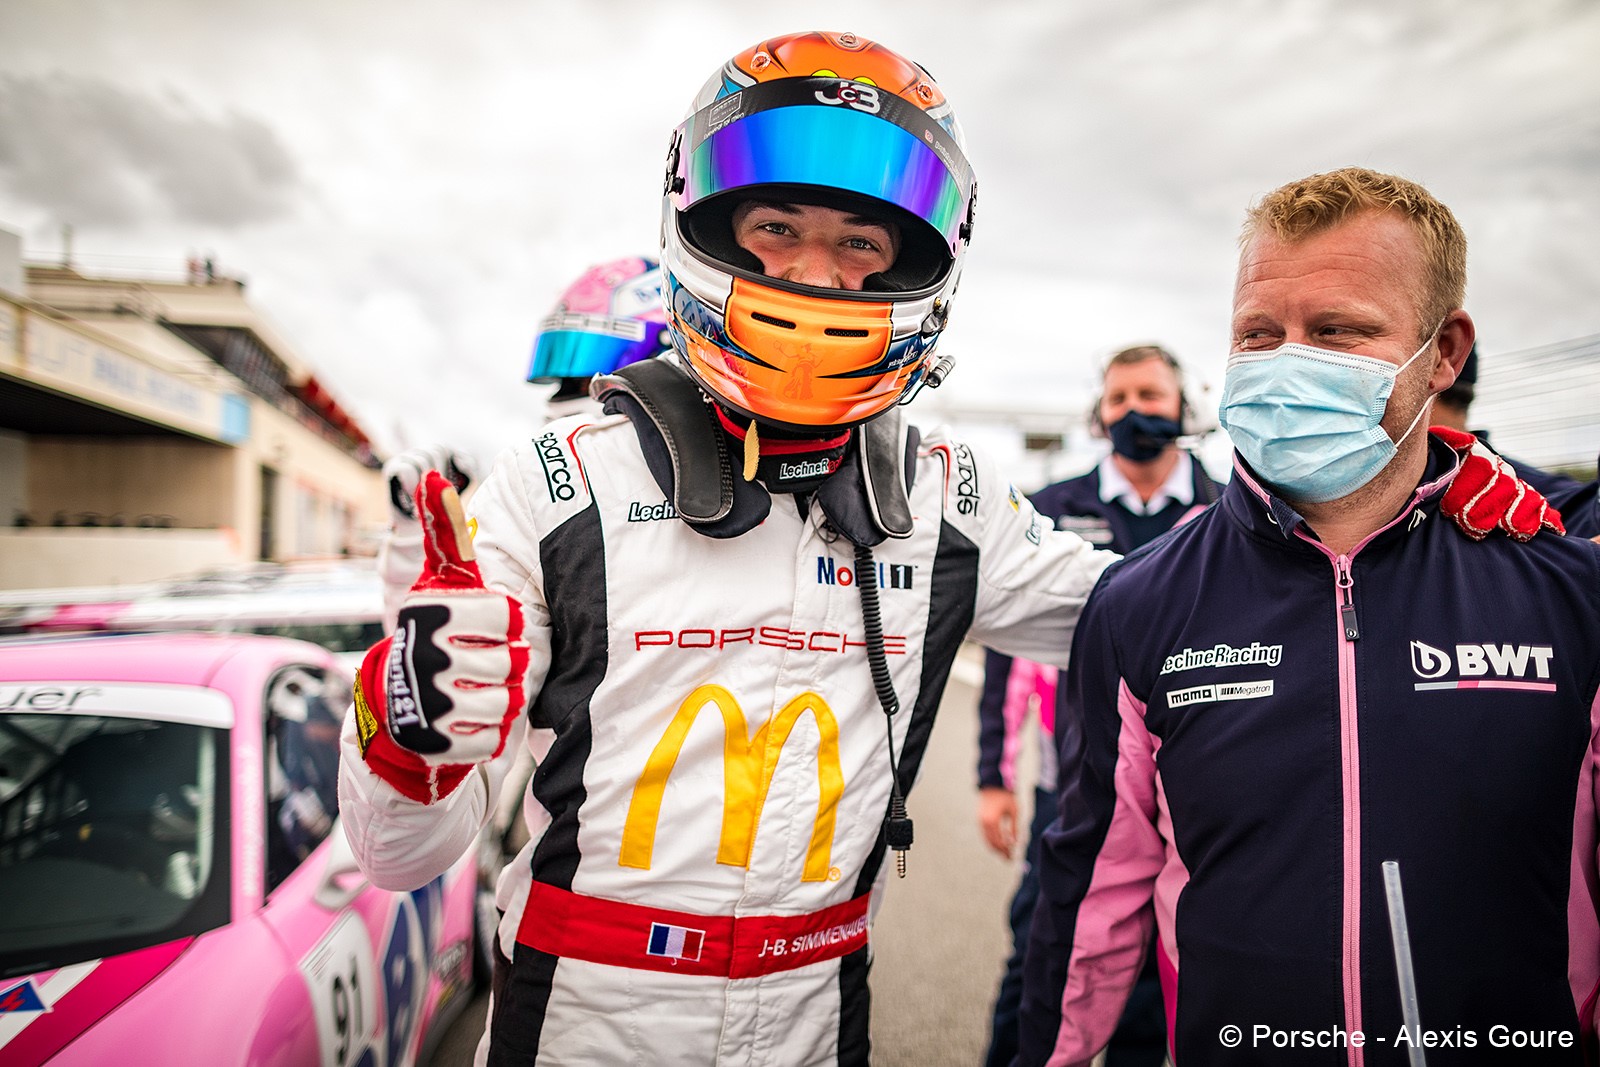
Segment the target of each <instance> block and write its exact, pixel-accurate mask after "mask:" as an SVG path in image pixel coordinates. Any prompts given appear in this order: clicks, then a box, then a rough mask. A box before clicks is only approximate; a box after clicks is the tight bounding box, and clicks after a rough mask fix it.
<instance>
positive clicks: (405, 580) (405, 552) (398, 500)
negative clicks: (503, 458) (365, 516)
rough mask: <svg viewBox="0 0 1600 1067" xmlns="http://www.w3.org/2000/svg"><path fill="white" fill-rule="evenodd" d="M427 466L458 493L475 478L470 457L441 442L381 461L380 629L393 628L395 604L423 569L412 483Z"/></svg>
mask: <svg viewBox="0 0 1600 1067" xmlns="http://www.w3.org/2000/svg"><path fill="white" fill-rule="evenodd" d="M431 470H433V471H438V472H439V473H441V474H443V475H444V476H445V477H446V478H448V479H449V480H450V484H451V485H453V486H455V488H456V492H457V493H458V494H460V495H462V496H465V495H466V493H467V489H468V488H469V487H470V486H471V485H472V484H473V483H474V482H475V481H476V480H477V479H476V466H475V464H474V463H473V461H472V460H471V459H470V458H468V457H467V456H465V455H463V454H461V453H459V452H455V451H453V450H451V449H450V448H447V447H446V446H444V445H430V446H428V447H426V448H409V449H407V450H406V451H404V452H402V453H400V454H399V455H397V456H395V457H393V458H392V459H390V460H389V461H388V462H387V463H385V464H384V465H383V476H384V478H385V480H386V481H387V482H388V485H389V530H388V532H387V533H386V534H385V535H384V538H383V542H382V543H381V544H380V545H379V546H378V575H379V576H380V577H381V578H382V580H383V632H384V633H393V632H394V624H395V618H396V616H398V615H399V613H400V605H401V603H402V602H403V601H404V600H405V596H406V593H407V592H409V591H410V589H411V583H412V582H414V581H416V578H417V572H418V571H420V570H421V569H422V522H421V521H420V520H419V519H418V518H417V487H418V486H420V485H421V484H422V476H423V475H425V474H426V473H428V471H431Z"/></svg>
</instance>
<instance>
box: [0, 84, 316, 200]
mask: <svg viewBox="0 0 1600 1067" xmlns="http://www.w3.org/2000/svg"><path fill="white" fill-rule="evenodd" d="M0 184H3V185H5V186H6V187H8V189H9V192H10V194H11V195H12V196H14V197H15V198H16V199H18V200H22V201H26V202H29V203H33V204H36V205H38V206H40V207H42V208H45V209H47V210H49V211H50V212H51V213H52V214H55V215H57V216H59V217H60V219H61V220H62V221H64V222H72V223H77V224H82V225H106V226H119V225H128V224H134V223H148V222H152V221H175V222H183V223H194V224H206V225H220V226H227V225H236V224H240V223H248V222H259V221H264V220H267V219H271V218H275V217H277V216H280V215H282V214H284V213H285V212H286V211H287V208H288V206H289V203H290V194H291V193H293V192H294V191H295V190H296V188H297V187H298V186H299V185H300V176H299V172H298V169H297V167H296V165H295V161H294V160H293V158H292V157H291V156H290V155H289V153H288V151H287V150H286V149H285V148H284V146H283V144H282V143H281V142H280V141H279V140H278V138H277V136H276V135H275V134H274V132H273V131H272V130H271V129H270V128H269V127H267V126H266V125H265V124H263V123H262V122H260V121H258V120H257V119H254V118H251V117H249V116H246V115H241V114H239V113H237V112H229V113H227V114H226V115H223V116H221V117H211V116H207V115H204V114H201V113H200V112H199V111H198V110H197V109H196V108H195V107H194V106H193V105H192V104H190V103H189V102H188V101H186V100H185V99H183V98H181V97H179V96H177V95H175V94H171V93H169V94H168V95H166V96H165V97H155V96H150V95H141V94H137V93H131V92H126V91H123V90H120V89H117V88H115V87H113V86H112V85H110V84H109V83H107V82H104V81H99V80H94V79H89V78H81V77H74V76H71V75H68V74H62V73H56V74H50V75H45V76H39V77H25V76H24V77H19V76H14V75H0Z"/></svg>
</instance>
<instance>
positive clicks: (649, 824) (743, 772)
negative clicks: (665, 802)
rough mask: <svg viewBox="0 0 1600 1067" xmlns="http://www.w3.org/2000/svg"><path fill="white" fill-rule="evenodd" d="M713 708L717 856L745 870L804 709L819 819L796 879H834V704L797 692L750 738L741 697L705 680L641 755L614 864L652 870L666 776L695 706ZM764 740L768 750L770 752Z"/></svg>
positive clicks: (838, 774) (837, 777) (837, 776)
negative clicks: (716, 719) (718, 725)
mask: <svg viewBox="0 0 1600 1067" xmlns="http://www.w3.org/2000/svg"><path fill="white" fill-rule="evenodd" d="M712 707H714V708H716V710H717V712H718V713H719V714H720V716H721V718H722V731H723V739H724V743H723V752H722V761H723V767H722V775H723V801H722V840H721V841H720V842H718V844H717V862H718V863H723V864H727V865H728V866H730V867H743V868H745V869H746V870H748V869H749V868H750V849H751V847H752V846H753V845H754V844H755V836H756V822H757V820H758V819H760V817H761V809H762V807H764V806H765V804H766V799H767V792H768V790H770V789H771V788H772V776H773V774H774V773H775V772H776V771H777V769H778V761H779V760H780V759H782V758H783V751H784V748H785V746H786V745H787V744H788V743H789V736H790V734H792V733H793V732H794V727H795V723H797V722H798V721H799V720H800V716H801V715H803V714H805V713H807V712H810V713H811V719H812V721H813V722H814V723H815V724H816V727H817V761H816V762H817V817H816V820H815V821H814V822H813V823H812V826H811V841H810V843H809V845H808V846H807V848H806V862H805V869H804V871H803V872H802V873H801V875H800V880H801V881H802V882H829V881H836V880H837V879H838V878H839V869H838V868H837V867H832V866H830V864H831V863H832V857H833V824H834V816H835V813H836V812H837V811H838V808H839V798H840V797H842V796H844V771H843V770H842V769H841V767H840V764H839V722H838V720H837V719H835V718H834V716H833V710H832V709H831V708H829V707H828V705H827V702H826V701H824V700H823V699H822V698H821V697H820V696H818V695H817V694H815V693H812V692H805V693H801V694H800V695H799V696H797V697H795V698H794V699H793V700H791V701H789V703H787V704H785V705H784V706H783V709H782V710H781V711H779V712H778V713H777V714H776V715H774V716H773V717H772V718H771V719H769V720H768V721H767V722H765V723H763V724H762V725H761V729H759V730H757V731H756V735H755V737H750V735H749V728H748V726H746V724H745V718H744V711H743V710H742V709H741V708H740V707H739V702H738V701H737V700H736V699H734V696H733V694H732V693H730V692H728V690H727V689H724V688H723V687H722V686H720V685H702V686H700V687H699V688H698V689H696V690H695V691H694V692H692V693H690V694H689V695H688V696H687V697H686V698H684V701H683V703H682V704H679V705H678V710H677V712H676V713H675V714H674V715H673V716H672V721H671V722H670V723H668V724H667V730H666V732H665V733H663V734H662V735H661V740H660V741H658V742H656V747H655V748H654V749H653V750H652V751H651V753H650V758H649V759H647V760H645V764H644V770H643V771H641V772H640V773H639V781H638V782H637V783H636V784H635V785H634V787H633V798H632V799H631V800H630V801H629V802H628V818H627V821H626V822H624V823H623V824H622V852H621V854H620V855H619V856H618V857H617V863H618V865H620V866H623V867H633V868H636V869H638V870H642V871H648V870H649V869H650V863H651V860H652V859H653V857H654V854H655V843H656V824H657V823H658V822H659V821H660V818H661V801H662V799H663V797H664V796H665V794H666V790H667V778H668V777H669V776H670V775H671V774H672V768H673V767H674V766H676V764H677V762H678V753H679V752H680V751H681V750H682V749H683V743H684V741H685V740H686V739H687V738H688V736H689V728H690V727H692V726H693V725H694V722H695V719H697V718H699V716H700V712H702V711H704V710H705V709H706V708H712ZM769 737H770V738H771V741H770V742H769V741H768V738H769ZM769 745H770V747H771V749H772V752H773V755H771V756H769V755H768V747H769Z"/></svg>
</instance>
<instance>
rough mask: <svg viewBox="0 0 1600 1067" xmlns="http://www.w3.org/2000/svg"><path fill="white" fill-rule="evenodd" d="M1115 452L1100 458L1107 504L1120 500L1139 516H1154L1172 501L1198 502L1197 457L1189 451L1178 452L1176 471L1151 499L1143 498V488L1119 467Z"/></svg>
mask: <svg viewBox="0 0 1600 1067" xmlns="http://www.w3.org/2000/svg"><path fill="white" fill-rule="evenodd" d="M1113 455H1114V454H1113V453H1110V452H1108V453H1106V458H1105V459H1102V460H1101V461H1100V499H1101V500H1103V501H1105V502H1106V503H1107V504H1110V503H1119V504H1121V505H1122V506H1123V507H1125V508H1127V509H1128V510H1129V511H1131V512H1133V513H1134V514H1135V515H1154V514H1155V513H1156V512H1158V511H1160V510H1161V509H1163V508H1165V507H1166V506H1167V505H1168V504H1172V503H1178V504H1193V503H1194V474H1193V472H1192V471H1191V470H1190V468H1189V464H1190V463H1192V462H1193V460H1191V459H1190V458H1189V453H1187V452H1184V451H1181V450H1180V451H1179V452H1178V462H1176V463H1174V464H1173V465H1172V473H1171V474H1169V475H1167V480H1166V481H1165V482H1162V483H1161V485H1160V486H1159V487H1158V488H1157V489H1156V491H1155V493H1154V494H1153V495H1152V496H1151V497H1150V500H1149V502H1145V501H1143V500H1140V499H1139V491H1138V490H1136V489H1135V488H1134V487H1133V483H1132V482H1130V481H1128V479H1127V477H1126V476H1125V475H1124V474H1123V473H1122V471H1121V470H1120V469H1119V468H1118V467H1117V464H1116V462H1115V460H1114V459H1113Z"/></svg>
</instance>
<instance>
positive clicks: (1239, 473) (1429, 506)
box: [1224, 436, 1461, 542]
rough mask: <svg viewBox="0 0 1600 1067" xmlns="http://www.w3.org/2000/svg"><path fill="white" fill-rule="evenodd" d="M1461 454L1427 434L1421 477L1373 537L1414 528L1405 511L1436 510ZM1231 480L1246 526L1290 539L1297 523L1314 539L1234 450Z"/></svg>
mask: <svg viewBox="0 0 1600 1067" xmlns="http://www.w3.org/2000/svg"><path fill="white" fill-rule="evenodd" d="M1460 465H1461V457H1460V456H1458V455H1456V453H1455V452H1454V451H1453V450H1452V449H1451V448H1450V446H1448V445H1446V444H1445V443H1444V442H1443V441H1441V440H1439V439H1438V438H1436V437H1432V436H1430V437H1429V438H1428V462H1427V466H1426V467H1425V468H1424V469H1423V472H1422V480H1421V481H1419V482H1418V483H1417V487H1416V489H1415V491H1414V492H1413V493H1412V496H1411V499H1410V500H1409V501H1407V502H1406V505H1405V507H1403V508H1401V509H1400V512H1399V513H1398V514H1397V515H1396V516H1395V518H1394V519H1392V520H1390V522H1388V523H1386V524H1385V525H1384V527H1383V528H1382V529H1381V530H1379V531H1378V532H1377V533H1376V534H1375V535H1374V537H1382V536H1384V535H1386V534H1389V533H1391V532H1393V531H1394V530H1397V529H1398V530H1401V531H1402V532H1405V531H1407V530H1410V529H1414V528H1415V523H1416V522H1420V521H1421V520H1420V519H1419V520H1414V521H1412V522H1406V523H1402V522H1400V521H1399V520H1400V519H1402V518H1404V517H1405V516H1406V515H1407V514H1408V513H1410V512H1412V511H1413V510H1416V509H1418V508H1421V509H1422V510H1423V511H1424V512H1425V513H1426V514H1427V515H1432V514H1434V513H1436V512H1437V511H1438V510H1439V507H1438V504H1439V498H1440V497H1441V496H1443V495H1444V491H1445V490H1446V489H1447V488H1449V486H1450V481H1451V479H1453V478H1454V477H1455V475H1456V471H1457V470H1459V469H1460ZM1233 473H1234V477H1233V481H1232V482H1231V483H1230V485H1229V491H1228V492H1226V493H1225V494H1224V496H1225V498H1227V499H1229V500H1230V502H1231V504H1232V508H1231V510H1232V513H1233V514H1234V515H1235V517H1237V518H1238V519H1239V520H1240V521H1242V522H1243V523H1244V524H1245V525H1246V526H1249V527H1251V528H1252V529H1256V530H1259V531H1261V532H1263V533H1265V532H1268V531H1271V532H1273V533H1275V534H1276V535H1277V537H1278V538H1280V539H1282V540H1284V541H1288V542H1293V541H1295V540H1296V539H1297V538H1296V537H1295V534H1296V531H1297V529H1298V528H1299V527H1301V526H1305V535H1306V536H1307V537H1310V538H1312V540H1316V537H1315V535H1314V534H1313V533H1312V532H1311V528H1310V527H1309V526H1306V520H1305V518H1304V516H1302V515H1301V514H1300V513H1299V512H1298V511H1296V510H1295V509H1294V507H1293V505H1291V504H1290V503H1289V502H1288V501H1286V500H1284V499H1283V498H1282V497H1280V496H1278V495H1277V494H1275V493H1273V492H1272V491H1271V490H1270V489H1268V488H1267V486H1266V483H1264V482H1263V481H1262V480H1261V478H1260V476H1259V475H1257V474H1256V472H1255V471H1253V470H1251V468H1250V464H1249V463H1247V462H1246V461H1245V459H1244V457H1243V456H1241V455H1239V453H1238V452H1237V451H1235V452H1234V454H1233Z"/></svg>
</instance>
